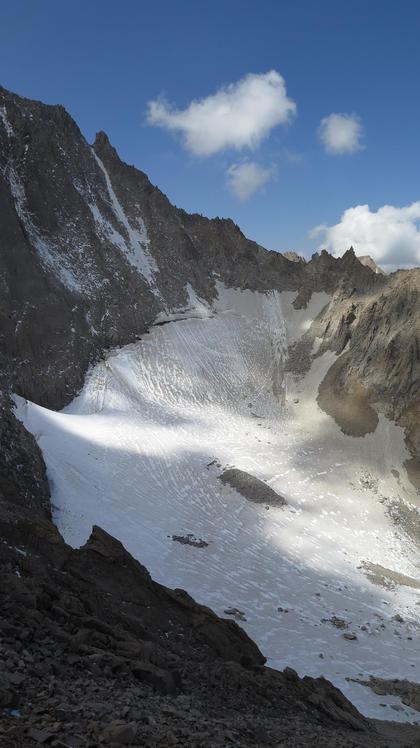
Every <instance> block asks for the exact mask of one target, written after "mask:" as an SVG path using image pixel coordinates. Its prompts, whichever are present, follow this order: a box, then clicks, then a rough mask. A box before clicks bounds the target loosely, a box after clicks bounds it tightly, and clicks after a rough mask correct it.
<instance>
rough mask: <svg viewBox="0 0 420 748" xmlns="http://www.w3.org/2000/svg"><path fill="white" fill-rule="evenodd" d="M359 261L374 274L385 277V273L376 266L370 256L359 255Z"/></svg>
mask: <svg viewBox="0 0 420 748" xmlns="http://www.w3.org/2000/svg"><path fill="white" fill-rule="evenodd" d="M357 259H358V260H359V262H361V263H362V265H366V267H368V268H370V269H371V270H373V272H374V273H380V274H381V275H385V271H384V270H382V268H380V267H379V265H377V264H376V262H375V260H374V259H373V258H372V257H371V256H370V255H357Z"/></svg>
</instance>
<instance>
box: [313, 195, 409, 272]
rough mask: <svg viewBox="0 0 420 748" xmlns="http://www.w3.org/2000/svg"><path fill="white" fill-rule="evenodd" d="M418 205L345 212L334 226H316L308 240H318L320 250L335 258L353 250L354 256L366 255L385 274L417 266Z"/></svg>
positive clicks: (365, 206) (385, 206)
mask: <svg viewBox="0 0 420 748" xmlns="http://www.w3.org/2000/svg"><path fill="white" fill-rule="evenodd" d="M419 222H420V201H417V202H415V203H412V204H411V205H407V206H406V207H403V208H395V207H394V206H393V205H384V206H383V207H382V208H379V210H377V211H376V212H375V211H371V210H370V209H369V206H368V205H356V206H355V207H354V208H348V210H345V211H344V213H343V215H342V216H341V220H340V223H337V224H335V226H317V227H316V228H314V229H312V231H311V232H310V236H311V238H314V237H316V236H322V237H323V240H322V243H321V245H320V247H319V248H320V249H321V248H322V249H327V250H328V251H329V252H331V253H332V254H333V255H335V256H336V257H338V256H340V255H341V254H342V253H343V252H344V251H346V250H347V249H349V247H351V246H353V247H354V250H355V252H356V254H358V255H370V256H371V257H372V258H373V259H374V260H375V262H377V263H378V265H380V266H381V267H383V268H384V270H386V271H391V270H395V269H396V268H401V267H412V266H413V265H418V264H420V228H419Z"/></svg>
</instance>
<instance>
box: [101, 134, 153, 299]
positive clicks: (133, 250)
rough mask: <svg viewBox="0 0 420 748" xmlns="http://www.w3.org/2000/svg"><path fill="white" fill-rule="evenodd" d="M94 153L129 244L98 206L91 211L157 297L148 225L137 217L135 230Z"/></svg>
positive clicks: (105, 171)
mask: <svg viewBox="0 0 420 748" xmlns="http://www.w3.org/2000/svg"><path fill="white" fill-rule="evenodd" d="M92 153H93V155H94V157H95V160H96V162H97V164H98V166H99V167H100V169H101V171H102V173H103V175H104V177H105V182H106V186H107V190H108V195H109V199H110V205H111V208H112V212H113V213H114V215H115V217H116V219H117V221H118V223H119V224H120V225H121V226H122V227H123V228H124V230H125V233H126V236H127V238H128V242H127V241H126V240H125V239H123V237H122V236H121V234H119V233H118V231H115V229H114V227H113V226H111V224H110V223H109V221H107V220H106V219H105V218H104V217H103V216H102V215H101V213H100V211H99V208H98V206H97V205H96V204H93V205H89V207H90V209H91V212H92V215H93V218H94V220H95V223H96V225H97V227H98V228H99V229H100V231H101V232H102V233H105V234H107V235H108V237H109V239H110V240H111V241H112V243H113V244H115V245H116V246H117V247H119V249H120V250H121V251H122V252H124V254H125V256H126V257H127V260H128V261H129V263H130V264H131V265H132V266H133V267H135V268H136V270H138V271H139V273H141V275H143V277H144V278H145V279H146V280H147V281H148V283H149V284H150V287H151V290H152V291H153V292H154V294H155V295H156V296H159V295H160V294H159V291H158V289H157V286H156V283H155V277H154V276H155V273H157V271H158V267H157V265H156V262H155V259H154V258H153V257H152V255H151V254H150V239H149V237H148V235H147V229H146V225H145V223H144V221H143V219H142V217H141V216H140V215H137V216H136V222H137V227H135V228H133V226H132V225H131V223H130V221H129V220H128V218H127V215H126V213H125V211H124V208H123V206H122V205H121V203H120V201H119V200H118V197H117V195H116V194H115V191H114V188H113V186H112V182H111V178H110V176H109V174H108V172H107V170H106V168H105V166H104V164H103V162H102V161H101V159H100V158H99V156H97V154H96V153H95V151H94V150H93V149H92Z"/></svg>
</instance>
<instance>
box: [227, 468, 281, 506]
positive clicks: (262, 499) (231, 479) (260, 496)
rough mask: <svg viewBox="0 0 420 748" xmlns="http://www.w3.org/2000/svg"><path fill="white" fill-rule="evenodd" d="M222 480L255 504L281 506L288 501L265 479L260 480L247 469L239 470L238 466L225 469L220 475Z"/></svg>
mask: <svg viewBox="0 0 420 748" xmlns="http://www.w3.org/2000/svg"><path fill="white" fill-rule="evenodd" d="M220 480H221V481H222V483H225V484H226V483H227V484H228V485H229V486H231V487H232V488H234V489H235V490H236V491H238V493H240V494H241V495H242V496H244V497H245V498H246V499H248V501H252V502H253V503H254V504H266V505H267V506H268V507H270V506H276V507H279V506H284V505H285V504H286V503H287V502H286V499H285V498H284V496H280V494H278V493H276V492H275V491H273V489H272V488H271V487H270V486H267V484H266V483H264V481H262V480H259V478H256V477H255V476H254V475H251V474H250V473H246V472H245V470H238V469H237V468H231V469H230V470H224V472H223V473H222V474H221V475H220Z"/></svg>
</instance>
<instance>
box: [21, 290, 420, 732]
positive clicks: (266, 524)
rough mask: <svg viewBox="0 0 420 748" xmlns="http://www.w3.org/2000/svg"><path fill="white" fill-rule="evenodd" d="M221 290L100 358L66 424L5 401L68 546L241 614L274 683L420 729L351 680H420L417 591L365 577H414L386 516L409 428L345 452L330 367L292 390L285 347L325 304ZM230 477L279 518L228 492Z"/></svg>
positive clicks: (401, 474)
mask: <svg viewBox="0 0 420 748" xmlns="http://www.w3.org/2000/svg"><path fill="white" fill-rule="evenodd" d="M218 288H219V299H218V301H217V302H216V303H215V304H214V305H213V306H212V307H211V308H210V307H209V306H208V305H206V304H205V303H204V302H202V301H200V300H199V299H197V298H196V297H195V295H194V293H193V291H192V289H189V297H190V301H191V308H189V309H187V310H175V311H174V312H172V313H171V314H169V315H167V316H164V315H161V317H160V318H159V320H158V321H157V322H158V324H157V325H156V326H155V327H153V328H152V329H151V330H150V332H149V333H148V334H145V335H144V336H143V337H142V339H141V340H140V341H139V342H138V343H136V344H133V345H129V346H127V347H125V348H123V349H120V350H116V351H114V352H112V353H110V354H109V355H107V357H106V359H105V360H104V361H103V362H101V363H99V364H98V365H97V366H95V368H94V369H93V370H92V371H91V372H90V373H89V375H88V377H87V379H86V383H85V386H84V388H83V390H82V392H81V393H80V395H79V396H78V397H77V398H76V399H75V400H74V401H73V402H72V403H71V405H70V406H68V407H67V408H65V409H64V410H63V411H62V412H59V413H56V412H52V411H50V410H47V409H45V408H42V407H40V406H38V405H36V404H33V403H30V402H27V401H24V400H22V399H21V398H16V403H17V411H18V415H19V417H20V418H21V419H22V421H23V422H24V424H25V426H26V428H27V429H28V430H30V431H31V432H32V433H33V434H34V435H35V437H36V439H37V441H38V443H39V445H40V447H41V449H42V451H43V455H44V458H45V461H46V464H47V469H48V476H49V481H50V485H51V492H52V501H53V504H54V511H55V515H54V517H55V521H56V523H57V525H58V527H59V529H60V531H61V532H62V534H63V535H64V538H65V539H66V541H67V542H69V543H70V544H71V545H73V546H79V545H81V544H83V543H84V542H85V541H86V539H87V537H88V535H89V533H90V530H91V526H92V525H93V524H99V525H101V526H102V527H103V528H104V529H106V530H107V531H108V532H110V533H112V534H113V535H114V536H115V537H117V538H118V539H119V540H121V541H122V542H123V543H124V545H125V546H126V548H127V549H128V550H129V551H130V552H131V553H132V554H133V555H134V556H135V557H137V558H138V559H139V560H140V561H141V562H142V563H143V564H145V565H146V566H147V567H148V569H149V570H150V573H151V574H152V576H153V577H154V578H155V579H156V580H157V581H159V582H162V583H164V584H165V585H167V586H170V587H182V588H184V589H186V590H187V591H188V592H189V593H190V594H191V595H192V596H193V597H195V598H196V600H198V601H199V602H201V603H204V604H206V605H209V606H210V607H211V608H213V609H214V610H215V611H216V612H217V613H219V614H220V615H222V616H224V617H226V616H228V615H231V616H236V618H237V620H238V622H239V624H240V625H241V626H243V627H244V628H245V629H246V631H247V632H248V633H249V635H250V636H251V637H252V638H253V639H254V640H255V641H256V642H257V643H258V645H259V647H260V648H261V650H262V651H263V653H264V654H265V655H266V657H267V658H268V664H269V665H270V666H271V667H275V668H280V669H282V668H284V667H285V666H286V665H289V666H291V667H293V668H295V669H296V670H297V671H298V672H299V674H300V675H305V674H308V675H313V676H318V675H325V676H326V677H327V678H329V679H330V680H331V681H332V682H333V683H334V684H336V685H337V686H338V687H339V688H340V689H341V690H342V691H343V692H344V693H345V694H346V696H348V697H349V698H350V699H351V700H352V701H353V703H354V704H355V705H356V706H357V707H358V708H359V709H360V710H361V711H362V712H363V713H364V714H366V715H368V716H372V717H378V718H383V719H385V718H386V719H393V720H403V721H404V720H405V721H407V720H409V721H415V720H417V719H418V720H420V714H419V713H418V712H415V711H413V710H412V709H410V708H408V707H406V706H404V705H401V704H400V702H399V700H398V698H396V697H391V696H377V695H375V694H374V693H373V692H372V691H371V690H370V689H368V688H366V687H364V686H362V685H360V684H358V683H356V682H354V681H353V680H351V679H357V678H368V677H369V675H374V676H380V677H384V678H408V679H410V680H413V681H420V657H419V642H420V626H419V623H418V618H419V615H418V613H419V611H420V609H419V607H418V605H419V604H420V589H417V588H415V587H409V586H404V585H401V584H396V585H395V586H393V587H390V586H389V585H388V586H386V587H382V586H378V585H375V584H373V583H372V582H371V581H369V579H368V578H367V576H366V573H365V569H364V566H363V565H364V564H365V563H368V562H371V563H375V564H381V565H382V566H384V567H387V568H389V569H391V570H393V571H396V572H399V573H400V574H405V575H408V576H410V577H414V578H417V577H420V573H419V570H418V561H417V557H418V552H417V550H416V549H415V548H414V547H412V546H411V545H410V542H409V540H408V538H407V537H406V536H404V534H403V532H402V531H401V530H399V529H398V527H397V526H396V525H395V524H394V523H393V521H392V519H391V518H390V517H389V514H388V512H387V508H386V507H387V501H388V500H389V499H390V498H392V497H399V498H402V499H408V498H410V494H409V486H408V485H407V484H406V483H405V480H406V479H405V471H404V468H403V467H402V463H403V461H404V460H405V459H406V457H407V456H408V455H407V452H406V448H405V446H404V440H403V432H402V429H400V428H398V427H397V426H395V425H394V424H392V423H390V422H389V421H386V419H385V418H383V417H382V416H380V418H379V425H378V427H377V429H376V431H375V433H373V434H369V435H367V436H365V437H363V438H352V437H348V436H345V435H344V434H343V433H342V432H341V431H340V430H339V428H338V427H337V426H336V425H335V423H334V421H333V420H332V419H331V418H330V417H329V416H327V415H326V414H325V413H323V412H322V411H321V410H320V409H319V408H318V406H317V404H316V396H317V391H318V385H319V383H320V382H321V381H322V379H323V377H324V375H325V373H326V372H327V370H328V368H329V367H330V366H331V363H332V362H333V361H334V360H335V356H334V354H330V353H328V354H324V355H323V356H320V357H318V358H315V359H314V362H313V365H312V367H311V369H310V371H309V373H308V374H307V375H306V376H305V377H304V378H302V379H299V380H298V381H293V379H292V377H291V376H290V375H288V376H286V374H285V372H284V359H285V354H286V349H287V344H288V343H289V342H291V341H295V340H298V339H299V337H300V336H301V335H302V334H303V333H304V332H305V330H306V329H307V328H308V327H309V326H310V324H311V320H312V319H313V318H314V317H315V316H316V315H317V314H318V313H319V311H320V310H321V308H322V307H323V306H324V305H325V304H326V303H328V301H329V297H328V296H326V294H314V295H313V297H312V300H311V302H310V304H309V306H308V308H307V309H306V310H300V311H295V310H294V309H293V307H292V305H291V302H292V300H293V298H294V294H286V293H283V294H281V295H280V294H278V293H274V292H272V293H267V294H263V293H252V292H250V291H239V290H232V289H230V290H227V289H225V288H224V287H223V286H222V285H220V284H219V286H218ZM167 320H173V321H167ZM231 467H234V468H239V469H241V470H244V471H247V472H248V473H250V474H252V475H253V476H255V477H257V478H259V479H261V480H264V481H266V482H267V484H268V485H269V486H270V487H271V488H272V489H274V490H275V491H276V492H278V493H279V494H281V495H283V496H284V497H285V498H286V500H287V505H286V506H285V507H283V508H274V507H269V508H267V507H266V506H265V505H258V504H255V503H251V502H250V501H248V500H247V499H246V498H244V497H243V496H241V495H240V494H239V493H238V492H237V491H235V490H234V489H233V488H231V487H230V486H229V485H224V484H223V483H222V482H221V481H220V480H219V476H220V474H221V473H222V471H223V470H225V469H227V468H231ZM391 470H393V471H394V472H393V473H391ZM397 471H398V472H397ZM411 499H412V497H411ZM174 535H175V536H180V537H181V538H183V539H184V541H185V542H178V541H176V540H175V541H174V540H173V536H174ZM188 536H190V537H188ZM200 540H203V541H205V543H207V544H208V545H205V544H204V543H203V544H199V545H201V547H197V546H196V545H194V543H195V542H196V541H200ZM191 543H193V544H191ZM226 611H230V612H229V613H226ZM396 614H399V616H398V618H397V620H393V617H394V616H395V615H396ZM400 618H401V619H403V620H399V619H400ZM344 634H347V636H348V635H349V634H355V636H356V637H357V638H354V639H351V638H344V636H343V635H344Z"/></svg>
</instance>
